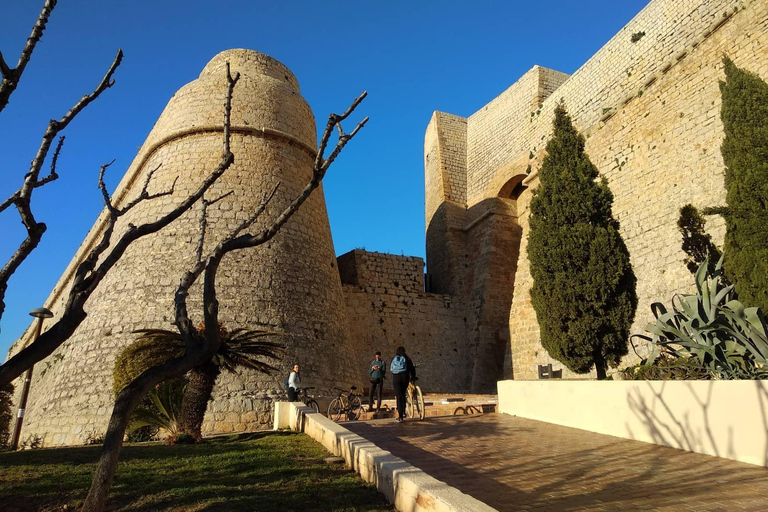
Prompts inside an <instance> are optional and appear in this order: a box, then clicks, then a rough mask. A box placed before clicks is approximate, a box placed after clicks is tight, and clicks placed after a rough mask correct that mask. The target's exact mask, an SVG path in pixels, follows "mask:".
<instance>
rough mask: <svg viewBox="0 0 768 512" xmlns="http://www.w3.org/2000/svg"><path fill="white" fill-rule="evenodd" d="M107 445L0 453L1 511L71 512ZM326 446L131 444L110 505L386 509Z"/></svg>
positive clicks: (280, 435)
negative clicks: (328, 461)
mask: <svg viewBox="0 0 768 512" xmlns="http://www.w3.org/2000/svg"><path fill="white" fill-rule="evenodd" d="M100 451H101V447H100V446H90V447H82V448H58V449H41V450H28V451H23V452H15V453H0V509H1V510H3V511H5V512H16V511H19V512H20V511H27V510H30V511H31V510H44V511H58V510H74V509H76V507H77V506H78V505H80V504H81V503H82V500H83V499H84V498H85V495H86V493H87V492H88V487H89V486H90V483H91V476H92V473H93V470H94V469H95V467H96V461H97V459H98V456H99V453H100ZM324 457H328V452H326V451H325V449H323V448H322V447H321V446H320V445H319V444H317V443H315V442H314V441H312V439H310V438H309V437H307V436H305V435H303V434H297V433H294V432H262V433H254V434H242V435H238V436H227V437H217V438H214V439H210V440H208V441H207V442H205V443H203V444H199V445H176V446H164V445H161V444H154V443H151V444H138V445H126V446H125V448H123V451H122V455H121V457H120V464H119V466H118V469H117V474H116V476H115V481H114V483H113V485H112V492H111V494H110V500H109V504H108V509H109V510H126V511H149V510H152V511H155V510H168V511H171V510H173V511H206V512H207V511H214V510H221V511H225V510H226V511H264V512H276V511H281V512H282V511H291V510H295V511H302V512H304V511H312V512H323V511H349V512H351V511H383V510H389V511H391V510H394V508H392V507H391V506H389V505H388V504H387V502H386V500H385V499H384V497H383V496H382V495H381V494H379V493H378V492H377V491H376V490H375V489H374V488H373V487H370V486H368V485H367V484H366V483H364V482H363V481H362V480H360V478H359V477H358V476H357V475H356V474H355V473H354V472H352V471H351V470H349V469H347V468H346V467H345V466H344V464H334V465H329V464H326V463H325V462H323V458H324Z"/></svg>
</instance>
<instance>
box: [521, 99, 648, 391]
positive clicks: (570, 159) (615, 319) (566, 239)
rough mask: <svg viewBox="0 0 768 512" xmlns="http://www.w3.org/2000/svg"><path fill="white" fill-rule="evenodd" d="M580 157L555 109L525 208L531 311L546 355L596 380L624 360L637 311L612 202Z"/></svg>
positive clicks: (561, 112) (580, 148)
mask: <svg viewBox="0 0 768 512" xmlns="http://www.w3.org/2000/svg"><path fill="white" fill-rule="evenodd" d="M597 178H598V171H597V168H596V167H595V166H594V165H593V164H592V162H591V161H590V160H589V157H588V156H587V155H586V153H585V152H584V137H582V136H581V134H579V132H578V131H576V129H575V128H574V126H573V124H572V123H571V119H570V117H569V116H568V114H567V113H566V111H565V108H564V107H563V106H562V105H559V106H558V107H557V108H556V109H555V120H554V134H553V137H552V139H551V140H550V141H549V143H548V144H547V156H546V157H545V158H544V162H543V163H542V166H541V169H540V171H539V179H540V185H539V187H538V188H537V189H536V191H535V192H534V194H535V196H534V197H533V199H532V200H531V218H530V232H529V234H528V259H529V261H530V264H531V274H532V276H533V287H532V289H531V303H532V304H533V307H534V309H535V310H536V317H537V319H538V322H539V326H540V328H541V344H542V346H543V347H544V348H545V349H546V350H547V352H549V355H550V356H552V357H554V358H555V359H557V360H558V361H560V362H562V363H564V364H565V365H566V366H567V367H568V368H570V369H571V370H573V371H575V372H577V373H587V372H589V371H590V370H591V369H592V367H593V366H594V367H595V369H596V371H597V377H598V379H603V378H605V376H606V369H607V367H608V366H615V365H616V364H618V362H619V360H620V358H621V356H623V355H625V354H626V353H627V340H628V338H629V328H630V325H631V324H632V318H633V317H634V315H635V309H636V307H637V296H636V294H635V282H636V279H635V275H634V273H633V271H632V266H631V265H630V261H629V252H628V251H627V248H626V246H625V245H624V242H623V240H622V239H621V236H620V234H619V230H618V228H619V225H618V222H617V221H616V220H615V219H614V218H613V215H612V213H611V210H612V203H613V194H611V191H610V190H609V188H608V183H607V181H606V180H605V179H604V178H603V179H602V180H599V181H598V180H597Z"/></svg>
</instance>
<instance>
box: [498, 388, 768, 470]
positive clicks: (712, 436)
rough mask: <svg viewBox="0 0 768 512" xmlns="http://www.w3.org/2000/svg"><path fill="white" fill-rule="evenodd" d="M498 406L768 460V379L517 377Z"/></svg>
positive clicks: (569, 423)
mask: <svg viewBox="0 0 768 512" xmlns="http://www.w3.org/2000/svg"><path fill="white" fill-rule="evenodd" d="M498 392H499V411H500V412H502V413H505V414H511V415H513V416H520V417H523V418H529V419H533V420H539V421H545V422H548V423H555V424H558V425H564V426H567V427H574V428H579V429H582V430H588V431H591V432H597V433H599V434H608V435H612V436H616V437H622V438H625V439H634V440H637V441H645V442H648V443H655V444H659V445H662V446H670V447H672V448H679V449H682V450H688V451H691V452H696V453H703V454H706V455H715V456H718V457H724V458H727V459H732V460H737V461H741V462H747V463H749V464H756V465H758V466H766V467H768V382H765V381H602V382H598V381H568V380H541V381H512V380H505V381H500V382H499V383H498Z"/></svg>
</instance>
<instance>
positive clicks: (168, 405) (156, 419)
mask: <svg viewBox="0 0 768 512" xmlns="http://www.w3.org/2000/svg"><path fill="white" fill-rule="evenodd" d="M186 386H187V383H186V381H185V380H183V379H171V380H168V381H165V382H163V383H161V384H160V385H158V386H157V387H156V388H154V389H151V390H150V391H149V393H147V396H146V397H145V400H144V402H143V403H142V405H140V406H139V407H137V408H136V410H135V411H133V414H132V415H131V422H130V423H129V424H128V429H127V432H128V434H131V433H133V432H135V431H136V430H138V429H140V428H144V427H149V428H150V429H152V431H153V435H154V433H156V432H157V431H160V432H161V433H162V434H164V435H165V441H166V443H169V444H173V443H174V442H175V441H176V440H177V439H178V437H179V434H180V433H181V430H180V426H179V415H180V413H181V407H182V401H183V400H184V390H185V388H186Z"/></svg>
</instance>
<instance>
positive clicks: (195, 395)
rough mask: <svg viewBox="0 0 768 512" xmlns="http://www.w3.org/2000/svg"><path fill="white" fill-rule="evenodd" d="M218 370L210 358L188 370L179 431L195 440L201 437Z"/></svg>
mask: <svg viewBox="0 0 768 512" xmlns="http://www.w3.org/2000/svg"><path fill="white" fill-rule="evenodd" d="M219 372H220V370H219V367H218V366H216V365H215V364H214V363H213V362H211V361H210V360H209V361H206V362H205V363H203V364H201V365H200V366H197V367H195V368H192V370H190V372H189V382H188V383H187V390H186V391H185V392H184V399H183V400H182V402H181V413H180V414H179V427H180V430H181V432H183V433H185V434H189V435H190V436H192V437H193V438H194V439H195V441H200V440H201V439H202V438H203V434H202V427H203V418H204V417H205V411H206V410H207V409H208V402H209V401H210V399H211V394H212V393H213V385H214V384H215V383H216V378H217V377H218V376H219Z"/></svg>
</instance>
